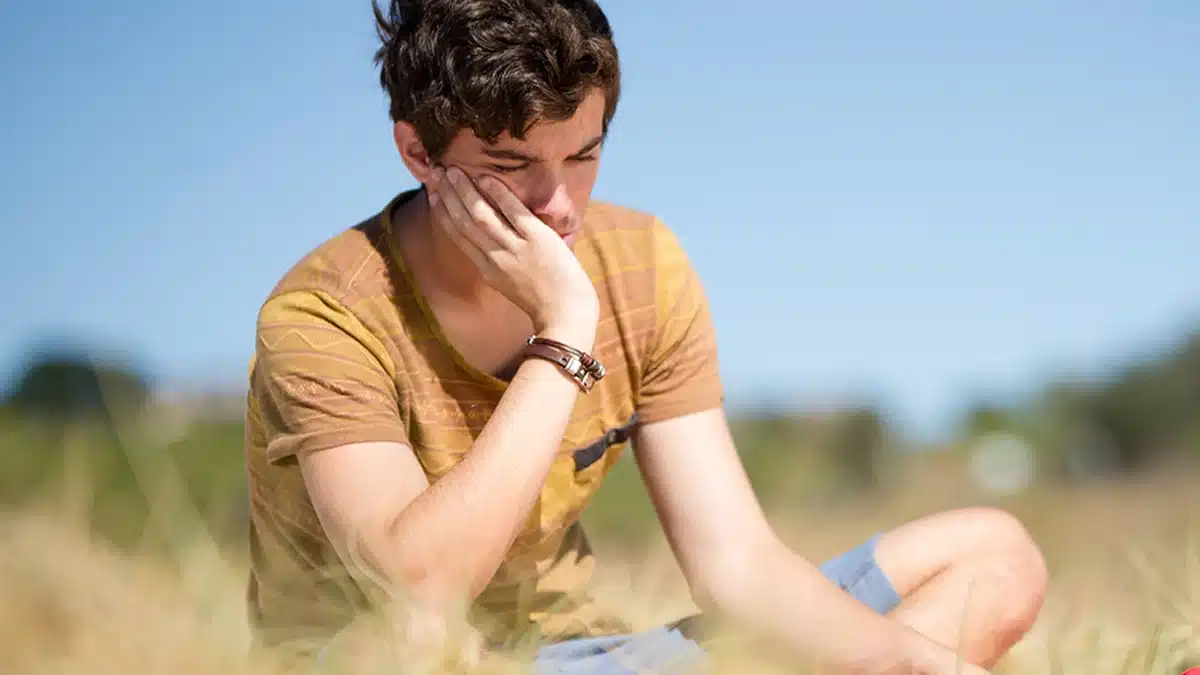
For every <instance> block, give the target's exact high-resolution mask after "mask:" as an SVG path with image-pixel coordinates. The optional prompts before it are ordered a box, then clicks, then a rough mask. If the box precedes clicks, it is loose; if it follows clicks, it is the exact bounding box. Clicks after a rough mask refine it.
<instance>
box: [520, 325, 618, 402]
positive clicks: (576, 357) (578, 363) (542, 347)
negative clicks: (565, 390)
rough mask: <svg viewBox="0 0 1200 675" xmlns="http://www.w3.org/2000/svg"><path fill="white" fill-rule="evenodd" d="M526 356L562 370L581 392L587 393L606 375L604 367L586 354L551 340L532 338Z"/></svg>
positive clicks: (527, 343) (526, 347) (526, 343)
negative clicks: (547, 362) (549, 363)
mask: <svg viewBox="0 0 1200 675" xmlns="http://www.w3.org/2000/svg"><path fill="white" fill-rule="evenodd" d="M524 355H525V356H527V357H530V356H532V357H534V358H539V359H544V360H546V361H549V362H551V363H553V364H555V365H557V366H558V367H559V368H562V369H563V371H564V372H566V373H567V375H570V376H571V379H573V380H575V384H577V385H579V388H580V390H582V391H583V392H584V393H587V392H589V391H591V390H592V387H593V386H595V384H596V382H597V381H599V380H600V379H602V378H603V377H604V375H605V370H604V366H602V365H601V364H600V362H599V361H597V360H596V359H594V358H592V356H591V355H590V354H588V353H586V352H583V351H580V350H578V349H575V348H574V347H571V346H569V345H566V344H563V343H562V342H559V341H557V340H552V339H550V338H544V337H538V336H536V335H534V336H530V338H529V339H528V340H527V341H526V342H525V351H524Z"/></svg>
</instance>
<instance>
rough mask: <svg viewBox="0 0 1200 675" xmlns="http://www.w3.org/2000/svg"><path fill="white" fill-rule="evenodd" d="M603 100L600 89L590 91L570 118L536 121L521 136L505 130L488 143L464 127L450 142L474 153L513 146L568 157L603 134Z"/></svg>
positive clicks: (536, 153) (546, 155)
mask: <svg viewBox="0 0 1200 675" xmlns="http://www.w3.org/2000/svg"><path fill="white" fill-rule="evenodd" d="M604 103H605V99H604V93H603V92H601V91H594V92H592V93H591V94H589V95H588V96H587V98H585V99H584V100H583V102H582V103H580V105H579V108H577V109H576V110H575V114H574V115H572V116H571V117H570V118H568V119H565V120H553V121H546V122H538V123H536V124H534V125H533V126H532V127H531V128H530V129H529V131H528V132H526V134H525V137H524V138H522V139H517V138H514V137H513V136H512V135H510V134H509V133H508V132H507V131H505V132H504V133H502V134H500V137H499V138H497V139H496V142H495V143H492V144H490V145H489V144H487V143H485V142H484V141H483V139H481V138H479V137H478V136H476V135H475V133H474V132H473V131H471V130H470V129H464V130H462V131H460V132H459V133H458V135H457V136H456V137H455V139H454V142H453V143H452V144H451V146H452V147H453V146H459V147H460V148H461V149H462V150H464V151H469V152H478V153H482V152H484V151H486V150H488V149H502V150H513V151H517V152H521V153H522V154H526V155H529V156H531V157H536V158H539V159H561V158H564V157H570V156H571V155H574V154H576V153H578V152H579V151H580V150H581V149H582V148H583V147H584V146H585V145H587V144H589V143H591V142H592V141H594V140H595V139H596V138H597V137H599V136H600V135H601V134H603V132H604Z"/></svg>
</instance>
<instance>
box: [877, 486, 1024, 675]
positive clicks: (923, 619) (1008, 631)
mask: <svg viewBox="0 0 1200 675" xmlns="http://www.w3.org/2000/svg"><path fill="white" fill-rule="evenodd" d="M875 559H876V561H877V562H878V565H879V568H880V569H881V570H882V571H883V573H884V574H885V575H886V577H887V578H888V579H889V580H890V581H891V583H892V585H893V587H894V588H895V590H896V592H897V593H898V594H899V595H900V596H902V597H903V600H902V601H901V603H900V605H899V607H897V608H896V609H895V610H894V611H893V612H891V616H893V617H894V618H896V619H897V620H898V621H901V622H903V623H904V624H906V625H908V626H910V627H911V628H913V629H914V630H916V631H917V632H919V633H921V634H923V635H925V636H927V637H929V638H930V639H932V640H935V641H937V642H939V643H941V644H943V645H945V646H946V647H948V648H950V649H953V650H954V651H955V652H956V653H958V654H959V655H960V656H961V657H962V658H964V659H965V660H967V661H969V662H971V663H974V664H976V665H978V666H980V667H983V668H989V667H991V666H993V665H994V664H995V663H996V662H997V661H999V660H1000V659H1001V658H1002V657H1003V656H1004V654H1006V653H1007V652H1008V650H1009V649H1011V648H1012V646H1013V645H1014V644H1016V643H1017V642H1018V641H1019V640H1020V639H1021V638H1022V637H1023V636H1024V635H1025V633H1026V632H1028V631H1029V629H1030V628H1031V627H1032V626H1033V624H1034V622H1035V621H1036V619H1037V616H1038V613H1039V612H1040V611H1041V607H1042V602H1043V600H1044V598H1045V594H1046V585H1047V572H1046V565H1045V561H1044V560H1043V558H1042V554H1041V552H1040V551H1039V550H1038V547H1037V545H1036V544H1035V543H1034V542H1033V540H1032V539H1031V538H1030V536H1029V534H1028V533H1027V532H1026V530H1025V528H1024V527H1023V526H1022V525H1021V524H1020V523H1019V522H1018V521H1017V520H1016V519H1015V518H1013V517H1012V516H1010V515H1008V514H1007V513H1005V512H1003V511H998V510H994V509H982V508H975V509H960V510H955V511H948V512H945V513H941V514H937V515H933V516H929V517H927V518H922V519H920V520H916V521H913V522H911V523H908V524H906V525H902V526H900V527H898V528H896V529H895V530H892V531H890V532H887V533H886V534H884V535H882V536H881V537H880V538H879V540H878V544H877V547H876V551H875Z"/></svg>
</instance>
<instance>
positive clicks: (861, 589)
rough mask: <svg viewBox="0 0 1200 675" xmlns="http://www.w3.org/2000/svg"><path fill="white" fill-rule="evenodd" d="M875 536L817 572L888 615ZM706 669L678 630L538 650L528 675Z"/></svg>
mask: <svg viewBox="0 0 1200 675" xmlns="http://www.w3.org/2000/svg"><path fill="white" fill-rule="evenodd" d="M878 541H879V535H876V536H874V537H872V538H870V539H869V540H867V541H866V542H864V543H863V544H861V545H859V546H857V547H855V548H853V549H851V550H849V551H847V552H845V553H843V554H842V555H840V556H837V557H836V558H833V559H831V560H829V561H827V562H825V563H824V564H822V565H821V572H822V573H824V574H825V576H826V577H828V578H829V579H831V580H832V581H833V582H834V583H836V584H837V585H838V586H839V587H841V588H842V589H843V590H844V591H846V592H847V593H849V594H850V595H851V596H853V597H854V598H856V599H857V600H858V601H859V602H862V603H863V604H864V605H866V606H868V607H870V608H871V609H873V610H875V611H876V612H879V613H880V614H887V613H888V612H890V611H892V609H894V608H895V607H896V605H899V604H900V596H899V594H897V593H896V590H895V588H893V587H892V583H891V582H890V581H889V580H888V578H887V576H886V575H885V574H884V573H883V570H881V569H880V568H879V565H878V564H876V562H875V545H876V543H877V542H878ZM710 669H711V663H710V662H709V660H708V655H707V653H706V652H705V650H704V648H703V647H702V646H701V645H700V643H699V642H697V641H696V640H694V639H692V638H691V637H688V636H686V635H685V634H684V631H683V630H681V629H680V628H679V627H677V626H662V627H659V628H654V629H651V630H648V631H645V632H641V633H632V634H627V635H614V636H605V637H596V638H584V639H579V640H569V641H566V642H560V643H557V644H553V645H549V646H546V647H543V648H542V649H541V650H540V651H539V652H538V655H537V660H536V661H535V663H534V673H533V675H685V674H686V675H695V674H699V673H705V672H709V670H710Z"/></svg>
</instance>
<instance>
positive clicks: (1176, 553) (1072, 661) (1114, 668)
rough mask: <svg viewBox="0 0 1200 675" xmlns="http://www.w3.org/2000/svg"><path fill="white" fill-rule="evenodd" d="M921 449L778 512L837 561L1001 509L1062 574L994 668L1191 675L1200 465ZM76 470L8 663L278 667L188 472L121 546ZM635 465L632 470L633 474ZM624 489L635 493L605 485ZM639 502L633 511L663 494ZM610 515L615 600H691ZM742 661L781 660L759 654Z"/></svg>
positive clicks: (21, 535) (39, 548)
mask: <svg viewBox="0 0 1200 675" xmlns="http://www.w3.org/2000/svg"><path fill="white" fill-rule="evenodd" d="M912 461H913V462H914V464H913V466H911V467H910V468H908V469H906V471H905V476H904V479H903V481H902V484H901V487H900V488H899V489H896V490H892V491H890V492H888V493H887V495H886V496H885V497H880V498H878V499H875V500H866V499H860V500H856V501H853V502H850V503H846V504H843V505H840V506H838V507H836V508H834V507H829V506H825V507H821V508H816V507H812V506H809V507H806V508H800V507H789V506H788V505H787V504H788V499H787V498H786V495H783V496H778V495H777V496H776V498H775V499H772V500H770V501H768V502H767V503H768V508H769V512H770V514H771V516H772V518H773V520H774V521H775V522H776V524H777V525H778V527H779V529H780V531H781V532H782V533H783V535H784V537H785V538H786V539H787V540H788V541H789V542H790V543H792V544H793V545H795V546H796V548H797V549H798V550H799V551H801V552H803V553H804V554H806V555H810V556H812V557H813V558H815V559H820V558H824V557H826V556H829V555H832V554H834V553H836V552H838V551H840V550H841V549H843V548H845V547H847V546H850V545H852V544H854V543H856V542H857V541H859V540H861V539H862V538H863V537H865V536H867V535H868V534H870V533H871V532H873V531H875V530H877V529H880V528H884V527H888V526H890V525H894V524H896V523H899V522H901V521H902V520H906V519H908V518H912V517H916V516H919V515H922V514H924V513H928V512H931V511H935V510H938V509H943V508H949V507H955V506H963V505H968V504H991V505H997V506H1002V507H1004V508H1007V509H1010V510H1012V511H1014V512H1015V513H1017V514H1018V515H1019V516H1020V517H1021V518H1022V519H1023V520H1024V521H1025V522H1026V523H1027V524H1028V526H1029V528H1030V530H1031V531H1032V532H1033V534H1034V536H1035V537H1036V538H1037V539H1038V540H1039V541H1040V542H1041V543H1042V545H1043V547H1044V548H1045V551H1046V553H1047V556H1048V560H1049V563H1050V566H1051V574H1052V589H1051V593H1050V597H1049V599H1048V602H1047V605H1046V608H1045V611H1044V614H1043V616H1042V619H1041V621H1040V622H1039V624H1038V625H1037V626H1036V628H1035V630H1034V631H1033V632H1032V633H1031V634H1030V635H1029V636H1028V637H1027V639H1026V640H1024V641H1023V642H1022V643H1021V644H1019V645H1018V646H1017V648H1016V649H1015V650H1014V651H1013V652H1012V654H1011V656H1010V658H1009V659H1008V660H1007V661H1006V662H1005V663H1003V664H1002V665H1001V666H1000V667H999V668H997V669H996V671H995V672H997V673H1006V674H1014V675H1109V674H1112V675H1116V674H1130V675H1133V674H1136V675H1178V674H1179V673H1180V672H1182V670H1183V669H1184V668H1185V667H1186V666H1189V665H1197V664H1200V473H1196V472H1195V471H1193V470H1191V469H1189V468H1178V467H1176V468H1172V469H1170V470H1162V471H1158V472H1155V473H1152V474H1149V475H1145V476H1142V477H1140V478H1138V479H1136V480H1128V481H1124V482H1120V483H1117V482H1104V483H1100V482H1096V483H1090V484H1086V485H1078V486H1073V487H1063V486H1047V487H1039V488H1035V489H1033V490H1031V491H1030V492H1027V493H1024V494H1022V495H1020V496H1018V497H1010V498H1005V499H987V498H985V497H984V496H982V495H980V494H978V493H976V492H974V491H973V490H972V489H971V488H970V487H969V484H968V483H967V482H966V481H965V480H963V479H962V477H961V475H960V472H959V471H958V469H957V468H955V466H954V465H952V464H948V463H946V462H937V461H930V460H929V459H928V458H924V459H919V460H912ZM626 471H632V470H631V469H626ZM69 473H70V472H69V471H68V472H66V473H65V474H64V475H66V476H68V479H67V480H64V481H59V487H58V488H56V489H54V490H47V491H46V492H45V493H44V494H43V495H42V496H41V497H40V498H39V499H37V500H35V501H32V502H30V501H27V502H25V503H24V504H23V505H21V506H19V507H12V508H10V509H8V510H7V511H5V512H4V513H3V514H0V607H2V608H3V609H2V610H0V673H5V674H9V673H13V674H16V673H22V674H24V673H28V674H31V675H32V674H34V673H47V674H49V673H55V674H57V673H77V674H80V675H100V674H106V675H107V674H110V673H111V674H114V675H115V674H118V673H120V674H121V675H128V674H129V673H150V672H154V673H172V674H173V675H192V674H195V675H217V674H220V675H234V674H236V673H269V672H272V668H271V667H270V666H269V665H267V664H250V663H248V662H247V661H246V659H245V656H244V650H245V648H246V633H245V622H244V618H243V612H244V610H243V604H242V600H243V589H244V566H243V562H242V561H241V559H240V556H239V555H237V554H236V553H229V552H228V548H225V549H221V548H219V547H218V546H216V545H215V544H214V542H213V540H212V539H211V538H209V537H208V536H206V535H199V536H190V537H189V536H185V534H186V533H188V532H194V531H195V530H193V529H189V524H191V525H194V524H195V522H196V521H195V518H196V516H197V514H196V513H195V511H194V509H192V506H191V504H190V502H188V500H186V499H181V498H179V496H178V495H179V492H178V487H179V486H178V484H175V483H172V482H171V480H166V478H164V477H163V476H159V477H158V478H156V479H155V484H156V485H157V486H158V487H159V488H160V490H159V491H158V493H157V494H158V495H159V496H158V499H157V501H156V502H155V503H156V506H155V508H154V509H153V510H152V516H151V518H150V520H149V521H148V522H147V523H146V530H145V532H146V533H147V534H146V540H145V541H146V542H147V543H146V545H145V548H144V549H139V548H138V547H137V546H136V545H134V546H129V545H126V546H123V547H120V548H118V547H114V546H111V545H109V544H106V543H104V540H102V539H100V538H98V537H95V536H92V535H90V534H89V530H88V526H87V525H86V524H85V523H86V522H87V520H88V516H87V513H88V509H89V500H88V499H87V498H85V497H86V491H83V490H79V489H71V488H69V487H67V488H64V487H62V486H63V485H66V486H69V485H71V484H72V483H71V480H70V479H69ZM168 477H169V476H168ZM628 479H629V476H628V475H626V476H625V477H624V478H617V479H615V480H616V481H617V485H618V487H620V481H621V480H626V481H628ZM172 480H174V479H172ZM79 484H80V483H78V482H77V483H76V485H79ZM615 489H617V488H614V490H615ZM623 489H628V488H627V487H626V488H623ZM618 499H621V500H625V501H628V500H629V497H628V495H627V494H622V495H614V494H610V493H603V494H602V495H601V496H600V500H601V502H603V501H604V500H610V501H615V500H618ZM229 501H233V502H236V499H231V500H229ZM634 502H635V503H634V504H633V506H632V507H629V506H628V504H626V508H633V509H634V511H637V510H639V509H645V508H648V507H646V506H645V503H644V502H637V501H636V499H635V500H634ZM603 506H604V505H603V503H602V504H599V505H598V506H597V509H600V508H603ZM642 516H647V513H646V512H643V513H642ZM598 530H599V531H598V536H597V547H598V549H599V553H600V555H601V556H603V559H604V561H605V564H604V566H603V569H602V570H601V573H600V577H599V579H598V580H597V584H598V592H599V594H600V596H601V597H602V598H603V599H604V601H605V602H606V603H608V604H610V605H611V606H612V607H614V608H616V609H619V610H620V611H622V612H623V613H624V614H625V615H627V616H629V617H630V618H631V619H633V620H634V621H635V622H636V623H637V624H639V625H641V626H649V625H652V624H654V623H656V622H659V621H662V620H665V619H670V618H674V617H677V616H679V615H680V614H682V613H684V612H687V611H688V610H689V609H690V607H689V605H688V602H687V595H686V593H685V592H684V589H683V586H682V580H681V578H680V576H679V574H678V571H677V569H676V568H675V566H674V563H673V561H672V560H671V558H670V556H669V554H668V553H667V551H666V549H665V547H664V545H663V544H662V542H661V536H657V537H656V536H654V531H653V530H652V529H651V530H650V533H651V534H650V536H649V538H648V539H647V540H643V541H642V543H639V544H637V545H632V544H630V543H629V542H630V539H629V538H628V537H622V536H620V532H618V531H617V530H615V529H611V528H610V527H609V526H601V527H599V528H598ZM156 533H158V534H156ZM163 533H169V534H168V536H166V537H163V536H158V535H161V534H163ZM151 542H154V543H151ZM164 542H166V543H167V545H166V546H163V545H162V544H163V543H164ZM151 549H153V552H151ZM164 552H165V553H166V555H163V553H164ZM734 670H735V671H736V672H740V673H759V672H763V673H765V672H777V671H768V670H767V669H766V666H760V665H758V664H755V663H754V662H753V661H752V660H750V659H746V660H743V661H739V662H738V663H737V667H736V668H735V669H734ZM789 672H796V669H794V668H793V669H791V670H789Z"/></svg>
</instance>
